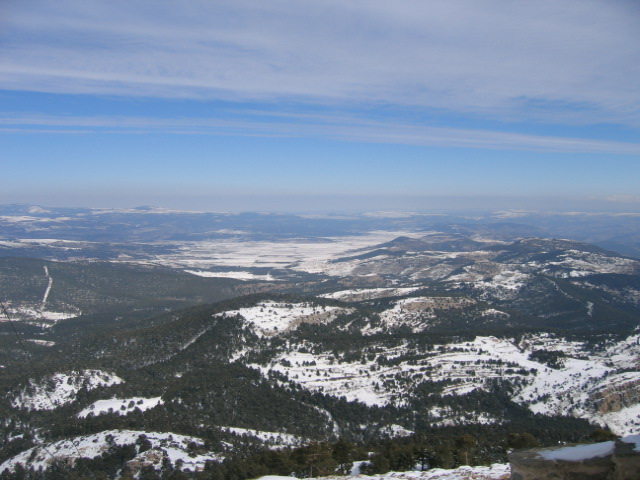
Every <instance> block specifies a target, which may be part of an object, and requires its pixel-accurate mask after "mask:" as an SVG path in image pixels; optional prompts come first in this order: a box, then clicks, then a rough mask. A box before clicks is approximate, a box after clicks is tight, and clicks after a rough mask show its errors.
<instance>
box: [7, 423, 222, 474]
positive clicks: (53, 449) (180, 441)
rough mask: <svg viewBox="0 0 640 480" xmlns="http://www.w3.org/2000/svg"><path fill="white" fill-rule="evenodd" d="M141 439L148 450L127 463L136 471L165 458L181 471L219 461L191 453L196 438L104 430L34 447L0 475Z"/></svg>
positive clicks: (213, 455)
mask: <svg viewBox="0 0 640 480" xmlns="http://www.w3.org/2000/svg"><path fill="white" fill-rule="evenodd" d="M141 439H146V440H148V442H149V443H150V448H149V449H148V450H144V451H141V450H142V449H141V448H140V446H139V445H138V446H137V447H136V456H135V458H134V459H133V460H131V461H130V462H129V464H132V463H134V464H137V466H138V468H140V466H142V465H151V466H153V467H154V468H155V469H159V468H160V467H161V465H162V460H163V458H165V457H166V458H168V459H169V461H171V463H172V464H173V465H174V466H175V465H176V462H178V461H180V462H181V463H182V465H183V467H182V468H183V469H189V470H192V471H195V470H201V469H203V468H204V466H205V463H206V462H207V461H220V460H222V458H223V457H222V456H221V455H220V454H217V453H214V452H206V453H196V452H194V450H193V447H196V448H197V449H203V448H204V442H203V441H202V440H201V439H199V438H196V437H190V436H186V435H179V434H176V433H158V432H146V431H136V430H107V431H104V432H100V433H96V434H94V435H84V436H80V437H75V438H72V439H69V440H61V441H59V442H53V443H49V444H46V445H42V446H41V447H34V448H32V449H29V450H27V451H25V452H22V453H21V454H19V455H16V456H15V457H13V458H11V459H9V460H7V461H5V462H4V463H3V464H2V465H0V472H2V471H4V470H5V469H9V470H10V471H13V470H14V469H15V468H16V465H17V464H18V463H21V464H22V465H23V466H24V465H28V466H30V467H31V466H33V468H34V469H35V470H38V469H39V468H40V467H42V468H43V469H46V468H47V467H48V466H49V465H51V463H52V462H53V461H55V460H57V459H68V460H70V461H71V462H75V460H76V459H77V458H94V457H96V456H99V455H101V454H103V453H105V452H107V451H108V449H109V448H110V446H112V445H120V446H122V445H130V444H136V442H138V443H140V440H141Z"/></svg>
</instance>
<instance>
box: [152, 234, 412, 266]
mask: <svg viewBox="0 0 640 480" xmlns="http://www.w3.org/2000/svg"><path fill="white" fill-rule="evenodd" d="M401 235H411V233H410V232H404V231H373V232H369V233H367V234H364V235H354V236H345V237H316V238H313V239H308V238H300V239H291V240H280V241H247V240H241V239H237V240H236V239H230V240H228V239H225V240H211V241H199V242H183V243H181V244H179V245H178V249H177V250H176V251H174V252H172V253H169V254H165V255H158V256H155V257H154V259H153V260H154V261H155V262H157V263H160V264H163V265H168V266H173V267H176V268H185V269H188V270H196V271H197V270H198V269H203V270H208V269H211V268H215V267H216V266H218V267H240V268H243V267H244V268H251V267H254V268H255V267H269V268H285V267H287V268H292V269H295V270H300V271H305V272H323V271H325V269H326V268H327V265H328V263H329V262H330V261H331V260H333V259H335V258H339V257H342V256H345V255H349V254H350V253H351V252H354V251H357V250H358V249H362V248H365V247H371V246H372V245H376V244H379V243H384V242H388V241H390V240H393V239H394V238H397V237H399V236H401ZM167 245H168V246H175V244H167Z"/></svg>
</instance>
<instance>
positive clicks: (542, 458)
mask: <svg viewBox="0 0 640 480" xmlns="http://www.w3.org/2000/svg"><path fill="white" fill-rule="evenodd" d="M509 460H510V463H511V479H512V480H637V479H638V478H640V473H639V472H640V435H632V436H629V437H625V438H622V439H620V440H615V441H609V442H602V443H594V444H590V445H575V446H568V447H552V448H541V449H533V450H524V451H520V452H514V453H512V454H511V455H510V456H509Z"/></svg>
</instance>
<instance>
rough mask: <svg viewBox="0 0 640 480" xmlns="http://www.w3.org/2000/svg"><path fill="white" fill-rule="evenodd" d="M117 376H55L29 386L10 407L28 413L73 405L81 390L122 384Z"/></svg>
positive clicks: (99, 372)
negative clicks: (29, 411)
mask: <svg viewBox="0 0 640 480" xmlns="http://www.w3.org/2000/svg"><path fill="white" fill-rule="evenodd" d="M123 382H124V380H123V379H121V378H120V377H118V376H117V375H115V374H113V373H110V372H105V371H102V370H82V371H79V372H77V371H71V372H65V373H57V374H55V375H51V376H50V377H47V378H43V379H41V380H40V381H37V382H36V381H34V380H29V384H28V385H27V386H26V387H24V388H23V389H22V390H20V391H19V392H18V393H17V394H15V395H13V398H12V399H11V404H12V405H13V406H14V407H15V408H24V409H27V410H53V409H55V408H57V407H59V406H61V405H66V404H68V403H72V402H74V401H75V399H76V395H77V394H78V392H79V391H80V389H82V388H86V389H87V390H93V389H96V388H99V387H109V386H111V385H117V384H119V383H123Z"/></svg>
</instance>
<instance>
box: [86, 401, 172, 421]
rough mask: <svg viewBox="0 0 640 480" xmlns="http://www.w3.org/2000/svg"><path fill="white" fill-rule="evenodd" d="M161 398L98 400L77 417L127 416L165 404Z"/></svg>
mask: <svg viewBox="0 0 640 480" xmlns="http://www.w3.org/2000/svg"><path fill="white" fill-rule="evenodd" d="M163 403H164V402H163V401H162V398H161V397H153V398H144V397H132V398H115V397H114V398H111V399H109V400H98V401H96V402H93V403H92V404H91V405H89V406H88V407H87V408H85V409H84V410H82V411H81V412H80V413H78V414H77V415H76V416H77V417H78V418H86V417H87V416H89V415H91V414H93V415H102V414H105V413H115V414H117V415H127V414H128V413H131V412H133V411H134V410H135V409H136V408H137V409H139V410H140V411H142V412H144V411H145V410H149V409H151V408H154V407H157V406H158V405H161V404H163Z"/></svg>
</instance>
